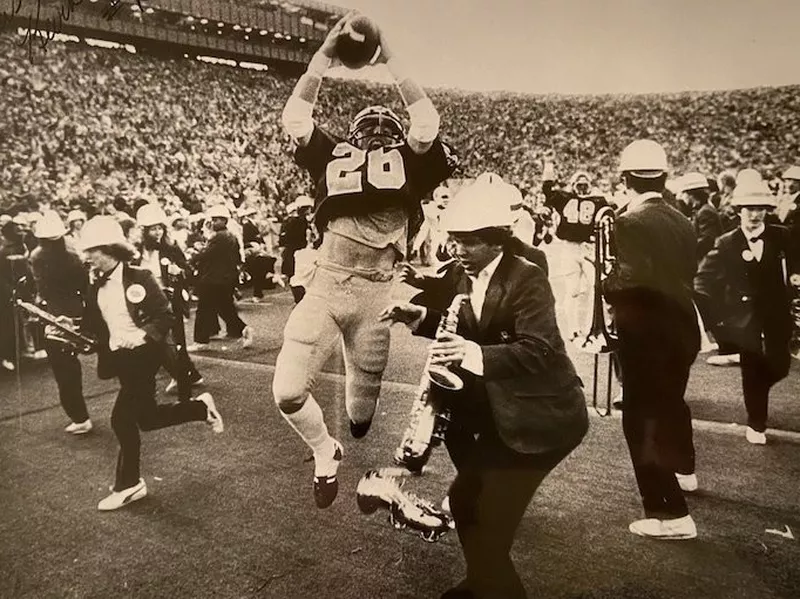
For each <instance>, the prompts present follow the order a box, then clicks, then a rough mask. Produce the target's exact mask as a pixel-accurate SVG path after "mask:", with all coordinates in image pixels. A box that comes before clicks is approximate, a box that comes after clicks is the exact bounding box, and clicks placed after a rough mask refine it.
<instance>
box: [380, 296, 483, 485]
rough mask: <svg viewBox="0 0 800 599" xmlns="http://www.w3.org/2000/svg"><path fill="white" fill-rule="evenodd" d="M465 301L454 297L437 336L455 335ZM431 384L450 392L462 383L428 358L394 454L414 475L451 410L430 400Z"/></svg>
mask: <svg viewBox="0 0 800 599" xmlns="http://www.w3.org/2000/svg"><path fill="white" fill-rule="evenodd" d="M468 298H469V296H468V295H467V294H464V293H461V294H458V295H456V296H455V297H454V298H453V301H452V302H451V303H450V306H449V307H448V308H447V312H445V313H444V314H443V315H442V319H441V320H440V321H439V328H438V330H437V332H436V335H437V337H438V336H439V335H440V334H441V333H444V332H448V333H455V332H456V329H457V328H458V313H459V310H460V309H461V304H462V303H463V302H464V301H465V300H466V299H468ZM431 383H433V384H434V385H435V386H437V387H439V388H440V389H443V390H445V391H451V392H452V391H460V390H461V389H463V388H464V381H462V380H461V378H460V377H459V376H458V375H457V374H456V373H454V372H453V371H452V370H450V369H449V368H447V367H446V366H441V365H436V364H431V363H430V357H429V358H428V361H427V362H426V363H425V369H424V371H423V374H422V380H421V381H420V384H419V387H418V388H417V393H416V396H415V398H414V403H413V404H412V406H411V412H410V415H409V423H408V427H407V428H406V430H405V432H404V433H403V438H402V440H401V442H400V445H399V446H398V448H397V450H396V451H395V455H394V461H395V463H396V464H397V465H399V466H404V467H405V468H406V469H408V470H409V471H410V472H413V473H417V474H419V473H421V472H422V468H423V467H424V466H425V464H427V463H428V459H429V458H430V455H431V451H432V450H433V448H434V447H437V446H438V445H441V443H442V442H443V441H444V436H445V433H446V432H447V427H448V425H449V423H450V410H449V408H447V407H446V406H444V405H441V401H437V400H436V398H435V397H432V394H431ZM433 395H435V394H433Z"/></svg>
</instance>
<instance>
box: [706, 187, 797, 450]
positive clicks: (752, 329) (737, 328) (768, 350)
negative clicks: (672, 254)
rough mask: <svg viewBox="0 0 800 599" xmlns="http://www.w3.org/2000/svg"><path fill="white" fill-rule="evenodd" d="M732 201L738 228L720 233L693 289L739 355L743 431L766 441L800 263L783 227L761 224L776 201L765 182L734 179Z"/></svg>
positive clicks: (786, 356) (784, 363)
mask: <svg viewBox="0 0 800 599" xmlns="http://www.w3.org/2000/svg"><path fill="white" fill-rule="evenodd" d="M731 204H732V205H733V206H734V207H736V208H737V209H738V211H739V219H740V221H741V224H740V227H739V228H738V229H735V230H733V231H730V232H729V233H725V234H724V235H722V236H721V237H719V238H718V239H717V241H716V243H715V245H714V249H712V250H711V251H710V252H709V253H708V254H707V255H706V257H705V259H704V260H703V261H702V263H701V264H700V268H699V270H698V272H697V276H696V277H695V290H696V292H697V293H698V295H700V296H701V297H704V298H705V299H706V303H707V304H708V305H709V306H711V307H713V310H714V313H716V319H717V321H718V322H719V323H720V326H719V327H718V328H717V330H718V331H719V333H718V334H719V335H720V336H721V341H725V342H727V343H730V344H732V345H734V346H735V347H736V349H737V351H738V352H739V354H740V356H741V359H740V363H739V364H740V368H741V370H742V391H743V394H744V404H745V408H746V409H747V429H746V433H745V436H746V438H747V441H749V442H750V443H752V444H754V445H764V444H765V443H766V442H767V436H766V433H765V431H766V429H767V416H768V403H769V391H770V388H771V387H772V386H773V385H775V384H776V383H777V382H779V381H780V380H782V379H783V378H785V377H786V376H787V375H788V374H789V365H790V362H791V359H790V352H789V342H790V339H791V337H792V328H793V326H794V323H793V322H792V316H791V310H790V299H791V284H790V278H791V276H792V275H793V274H794V273H795V271H796V269H797V266H798V265H797V263H796V262H795V259H794V257H793V256H792V252H791V244H790V239H789V232H788V231H787V230H786V228H784V227H782V226H779V225H768V224H765V219H766V215H767V213H768V212H770V211H771V210H773V209H774V208H775V207H776V201H775V198H774V196H773V195H772V193H771V192H770V190H769V188H768V187H767V185H766V183H764V182H761V181H753V182H751V183H749V184H742V185H738V186H737V187H736V189H735V190H734V192H733V197H732V198H731ZM795 276H797V275H795Z"/></svg>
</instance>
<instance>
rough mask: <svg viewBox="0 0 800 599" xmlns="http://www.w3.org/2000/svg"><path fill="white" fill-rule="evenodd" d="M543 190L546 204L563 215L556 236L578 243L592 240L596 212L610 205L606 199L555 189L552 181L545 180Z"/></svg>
mask: <svg viewBox="0 0 800 599" xmlns="http://www.w3.org/2000/svg"><path fill="white" fill-rule="evenodd" d="M542 190H543V191H544V195H545V205H546V206H549V207H550V208H552V209H553V210H555V211H556V212H558V215H559V216H560V217H561V220H560V222H559V223H558V228H557V229H556V237H558V238H559V239H563V240H564V241H573V242H577V243H582V242H588V241H591V239H592V234H593V233H594V217H595V214H597V211H598V210H600V208H602V207H603V206H608V202H607V201H606V199H605V198H604V197H602V196H596V195H589V196H586V197H580V196H577V195H575V194H574V193H570V192H565V191H560V190H556V189H553V182H552V181H545V183H544V185H543V186H542Z"/></svg>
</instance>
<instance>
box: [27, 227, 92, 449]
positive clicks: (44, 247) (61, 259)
mask: <svg viewBox="0 0 800 599" xmlns="http://www.w3.org/2000/svg"><path fill="white" fill-rule="evenodd" d="M66 234H67V229H66V227H65V226H64V223H63V222H62V221H61V217H60V216H59V215H58V213H56V212H47V213H45V215H44V216H43V217H42V219H41V220H39V222H38V223H36V227H35V228H34V235H36V238H37V239H38V240H39V247H37V248H36V249H35V250H33V253H32V254H31V270H32V272H33V278H34V280H35V281H36V289H37V291H38V295H39V297H40V298H41V299H42V300H43V301H44V302H45V303H46V304H47V311H48V312H50V313H51V314H53V315H54V316H57V317H63V318H64V319H66V320H69V321H71V322H72V323H73V324H75V321H77V322H80V319H81V316H82V315H83V302H84V297H85V295H86V289H87V287H88V284H89V279H88V276H87V273H86V269H85V268H84V267H83V262H82V261H81V258H80V257H79V256H78V254H77V253H76V252H75V251H74V250H73V249H72V247H71V245H67V242H66V239H65V237H66ZM44 350H45V352H47V359H48V361H49V363H50V368H51V369H52V370H53V376H54V377H55V379H56V385H57V386H58V399H59V400H60V402H61V407H62V408H63V409H64V412H65V413H66V414H67V416H68V417H69V419H70V420H71V421H72V422H71V423H70V424H69V425H67V427H66V428H65V429H64V431H65V432H67V433H70V434H72V435H83V434H86V433H88V432H90V431H91V430H92V421H91V419H90V418H89V412H88V410H87V409H86V400H85V399H84V396H83V377H82V372H81V363H80V360H78V356H77V355H76V352H75V351H74V350H73V349H72V348H70V347H69V346H67V345H65V344H63V343H58V342H57V341H53V340H50V339H45V342H44Z"/></svg>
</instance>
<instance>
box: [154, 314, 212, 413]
mask: <svg viewBox="0 0 800 599" xmlns="http://www.w3.org/2000/svg"><path fill="white" fill-rule="evenodd" d="M181 326H183V323H181ZM163 351H164V355H163V358H162V362H161V364H162V366H163V367H164V370H166V371H167V372H168V373H169V375H170V376H171V377H172V378H173V379H175V382H176V383H177V384H178V401H189V400H190V399H191V397H192V384H194V383H196V382H197V381H199V380H200V379H201V378H202V377H201V375H200V372H199V371H198V370H197V367H195V365H194V362H192V359H191V358H190V357H189V354H188V352H187V351H186V345H185V344H178V345H173V344H172V343H168V344H165V345H164V350H163Z"/></svg>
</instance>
